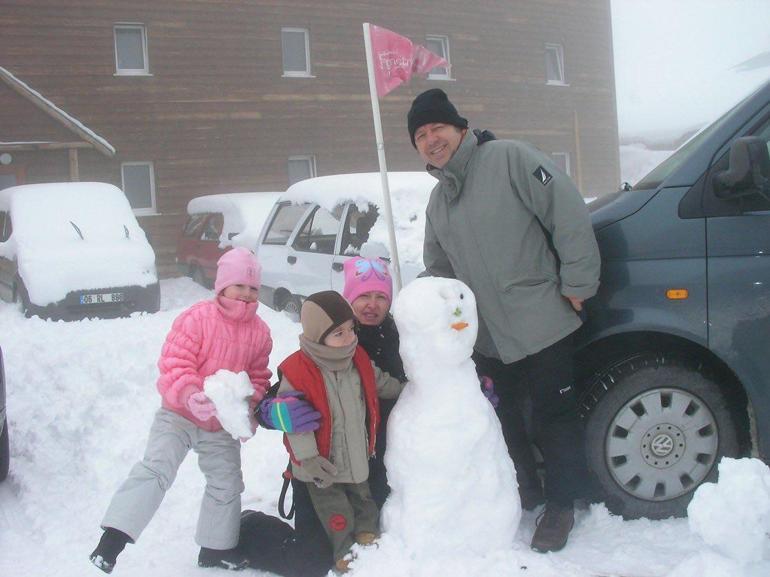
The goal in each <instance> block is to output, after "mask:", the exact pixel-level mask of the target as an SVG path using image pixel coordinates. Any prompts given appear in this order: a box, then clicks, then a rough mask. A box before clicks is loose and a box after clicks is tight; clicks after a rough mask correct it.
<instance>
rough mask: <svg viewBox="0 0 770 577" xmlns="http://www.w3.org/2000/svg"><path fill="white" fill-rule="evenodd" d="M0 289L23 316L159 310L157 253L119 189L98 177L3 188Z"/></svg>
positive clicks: (62, 316)
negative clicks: (18, 307)
mask: <svg viewBox="0 0 770 577" xmlns="http://www.w3.org/2000/svg"><path fill="white" fill-rule="evenodd" d="M0 297H2V298H3V299H4V300H7V301H11V302H16V301H19V302H21V306H22V309H23V310H24V313H25V314H26V316H28V317H29V316H32V315H38V316H40V317H44V318H53V319H63V320H75V319H82V318H86V317H102V318H105V317H118V316H125V315H128V314H130V313H132V312H135V311H146V312H157V310H158V309H159V307H160V287H159V284H158V275H157V273H156V270H155V253H154V251H153V250H152V247H151V246H150V243H149V242H147V237H146V236H145V233H144V231H143V230H142V229H141V228H140V227H139V223H138V222H137V221H136V217H135V216H134V213H133V212H132V210H131V206H130V205H129V203H128V200H127V199H126V195H125V194H124V193H123V191H122V190H120V189H119V188H117V187H115V186H113V185H111V184H105V183H100V182H64V183H47V184H30V185H22V186H12V187H10V188H6V189H3V190H1V191H0Z"/></svg>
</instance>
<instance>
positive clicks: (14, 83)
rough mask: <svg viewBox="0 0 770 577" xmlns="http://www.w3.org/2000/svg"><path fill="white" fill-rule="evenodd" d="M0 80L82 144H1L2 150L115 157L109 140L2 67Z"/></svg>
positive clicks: (0, 67) (0, 148)
mask: <svg viewBox="0 0 770 577" xmlns="http://www.w3.org/2000/svg"><path fill="white" fill-rule="evenodd" d="M0 80H2V81H3V82H5V83H6V84H7V85H8V86H10V87H11V88H12V89H13V90H14V91H15V92H17V93H18V94H19V95H21V96H22V97H24V98H26V99H27V100H29V101H30V102H31V103H32V104H34V105H35V106H37V107H38V108H39V109H40V110H42V111H43V112H45V113H46V114H47V115H48V116H50V117H51V118H53V119H54V120H56V121H57V122H59V123H60V124H62V125H64V127H65V128H67V129H68V130H70V131H72V132H74V133H75V134H76V135H78V136H79V137H80V138H82V139H83V140H82V142H0V150H2V151H13V150H54V149H61V148H70V149H71V148H95V149H96V150H98V151H99V152H101V153H102V154H104V155H105V156H108V157H112V156H115V147H114V146H112V145H111V144H110V143H109V142H108V141H107V139H105V138H103V137H101V136H99V135H98V134H96V132H94V131H93V130H91V129H90V128H88V127H87V126H86V125H85V124H83V123H82V122H80V121H79V120H78V119H77V118H75V117H73V116H71V115H69V114H67V113H66V112H64V111H63V110H62V109H61V108H59V107H58V106H56V105H55V104H54V103H53V102H51V101H50V100H48V99H47V98H45V97H44V96H43V95H42V94H40V93H39V92H38V91H36V90H34V89H32V88H30V87H29V86H28V85H27V84H26V83H24V82H22V81H21V80H19V79H18V78H17V77H16V76H14V75H13V74H11V73H10V72H9V71H8V70H7V69H6V68H3V67H2V66H0Z"/></svg>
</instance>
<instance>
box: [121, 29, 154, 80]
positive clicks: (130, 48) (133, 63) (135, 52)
mask: <svg viewBox="0 0 770 577" xmlns="http://www.w3.org/2000/svg"><path fill="white" fill-rule="evenodd" d="M114 32H115V73H116V74H121V75H124V74H125V75H129V76H131V75H133V76H138V75H141V74H149V73H150V68H149V65H148V62H147V30H146V28H145V27H144V25H143V24H116V25H115V27H114Z"/></svg>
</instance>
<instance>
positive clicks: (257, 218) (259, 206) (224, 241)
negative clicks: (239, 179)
mask: <svg viewBox="0 0 770 577" xmlns="http://www.w3.org/2000/svg"><path fill="white" fill-rule="evenodd" d="M281 194H282V193H280V192H230V193H224V194H208V195H205V196H199V197H197V198H193V199H192V200H191V201H190V202H188V203H187V213H188V214H205V213H209V212H218V213H222V216H223V217H224V225H223V226H222V234H221V235H220V236H219V246H220V247H222V248H224V247H227V246H231V245H232V246H244V247H246V248H249V249H252V250H253V249H254V248H255V247H256V245H257V241H258V239H259V233H260V232H261V231H262V226H263V225H264V224H265V220H267V217H268V215H269V214H270V211H271V210H272V209H273V205H275V202H276V201H277V200H278V199H279V198H280V196H281ZM231 234H232V235H234V236H233V237H232V239H231V238H230V235H231Z"/></svg>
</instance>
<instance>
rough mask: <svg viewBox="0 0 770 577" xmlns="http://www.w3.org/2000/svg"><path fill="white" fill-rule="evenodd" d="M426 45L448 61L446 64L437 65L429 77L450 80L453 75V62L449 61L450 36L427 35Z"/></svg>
mask: <svg viewBox="0 0 770 577" xmlns="http://www.w3.org/2000/svg"><path fill="white" fill-rule="evenodd" d="M425 47H426V48H427V49H428V50H430V51H431V52H433V53H434V54H438V55H439V56H441V58H443V59H444V60H446V61H447V65H446V66H436V67H435V68H433V69H432V70H431V71H430V73H429V74H428V78H430V79H431V80H450V79H451V78H452V76H451V73H450V72H451V68H452V67H451V64H450V63H449V62H450V61H449V38H448V37H447V36H427V37H426V41H425Z"/></svg>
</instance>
